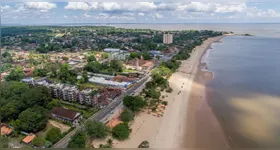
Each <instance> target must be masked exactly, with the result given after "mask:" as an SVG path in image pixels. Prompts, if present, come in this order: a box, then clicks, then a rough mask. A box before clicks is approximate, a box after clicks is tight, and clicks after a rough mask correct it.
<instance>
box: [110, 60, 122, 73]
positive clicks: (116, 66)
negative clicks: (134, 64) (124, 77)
mask: <svg viewBox="0 0 280 150" xmlns="http://www.w3.org/2000/svg"><path fill="white" fill-rule="evenodd" d="M122 66H123V64H122V62H121V61H119V60H112V61H111V62H110V67H111V68H112V69H113V70H114V72H122Z"/></svg>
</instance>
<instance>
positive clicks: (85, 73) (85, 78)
mask: <svg viewBox="0 0 280 150" xmlns="http://www.w3.org/2000/svg"><path fill="white" fill-rule="evenodd" d="M82 77H83V78H84V80H85V82H88V72H87V71H86V70H84V71H83V74H82Z"/></svg>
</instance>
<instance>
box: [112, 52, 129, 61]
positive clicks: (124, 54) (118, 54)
mask: <svg viewBox="0 0 280 150" xmlns="http://www.w3.org/2000/svg"><path fill="white" fill-rule="evenodd" d="M129 56H130V53H129V52H126V51H123V50H120V51H119V52H113V53H109V59H110V60H125V59H127V58H128V57H129Z"/></svg>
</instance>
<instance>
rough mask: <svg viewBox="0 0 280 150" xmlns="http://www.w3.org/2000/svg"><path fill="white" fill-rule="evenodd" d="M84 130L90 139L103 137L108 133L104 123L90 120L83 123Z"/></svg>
mask: <svg viewBox="0 0 280 150" xmlns="http://www.w3.org/2000/svg"><path fill="white" fill-rule="evenodd" d="M85 130H86V133H87V135H88V136H89V137H90V138H92V139H96V138H97V139H104V138H106V137H107V136H108V135H109V131H110V130H109V128H108V127H107V126H106V125H105V124H103V123H101V122H97V121H91V120H90V121H87V122H86V123H85Z"/></svg>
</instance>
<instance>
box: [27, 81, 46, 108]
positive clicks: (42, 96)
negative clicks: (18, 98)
mask: <svg viewBox="0 0 280 150" xmlns="http://www.w3.org/2000/svg"><path fill="white" fill-rule="evenodd" d="M22 100H23V102H24V103H25V104H26V105H27V106H30V107H32V106H34V105H39V106H42V107H46V106H47V104H48V102H50V101H51V100H52V98H51V96H50V93H49V89H48V88H47V87H44V86H37V87H36V88H31V89H30V90H29V91H26V92H25V93H24V94H22Z"/></svg>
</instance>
